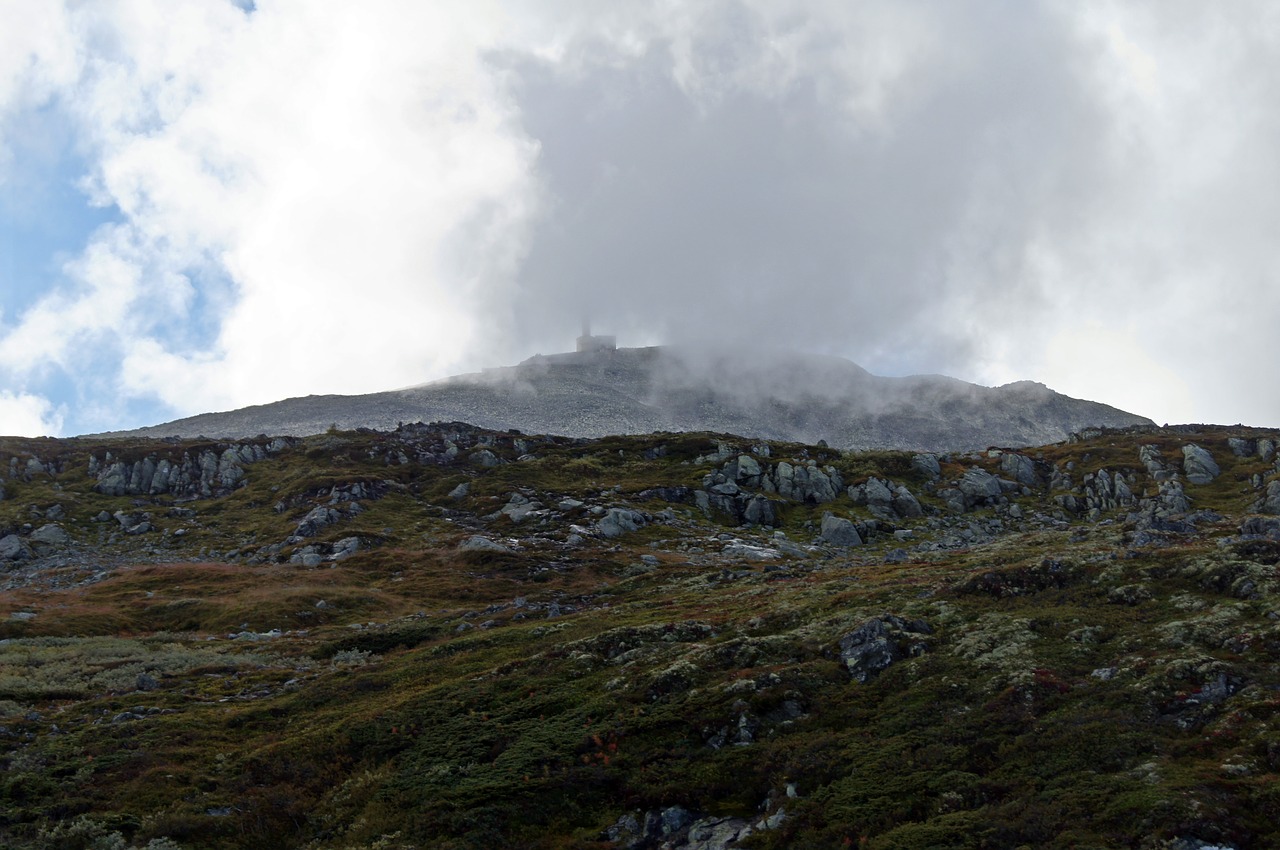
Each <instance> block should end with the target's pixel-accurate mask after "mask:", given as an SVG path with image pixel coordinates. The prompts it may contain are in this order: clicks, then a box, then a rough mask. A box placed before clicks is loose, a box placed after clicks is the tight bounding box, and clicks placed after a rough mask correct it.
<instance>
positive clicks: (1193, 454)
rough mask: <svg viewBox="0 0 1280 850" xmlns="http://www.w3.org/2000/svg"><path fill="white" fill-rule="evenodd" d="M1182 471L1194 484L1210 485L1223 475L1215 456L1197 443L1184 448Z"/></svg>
mask: <svg viewBox="0 0 1280 850" xmlns="http://www.w3.org/2000/svg"><path fill="white" fill-rule="evenodd" d="M1182 469H1183V471H1184V472H1185V473H1186V475H1187V480H1188V481H1190V482H1191V483H1192V484H1208V483H1210V482H1212V481H1213V479H1215V478H1217V477H1218V476H1219V475H1221V474H1222V470H1221V469H1219V468H1218V464H1217V463H1215V462H1214V460H1213V455H1211V454H1209V452H1208V451H1206V450H1205V449H1202V448H1200V447H1199V446H1197V445H1196V444H1195V443H1188V444H1187V445H1185V446H1183V447H1182Z"/></svg>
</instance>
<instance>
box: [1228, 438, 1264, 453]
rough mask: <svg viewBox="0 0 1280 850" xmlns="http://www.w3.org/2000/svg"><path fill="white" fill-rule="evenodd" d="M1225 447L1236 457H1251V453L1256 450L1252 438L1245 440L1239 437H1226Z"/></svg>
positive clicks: (1256, 446) (1255, 444)
mask: <svg viewBox="0 0 1280 850" xmlns="http://www.w3.org/2000/svg"><path fill="white" fill-rule="evenodd" d="M1227 448H1229V449H1231V453H1232V454H1233V455H1235V456H1236V457H1253V453H1254V452H1255V451H1257V448H1258V444H1257V443H1256V442H1254V441H1253V440H1245V439H1242V438H1240V437H1227Z"/></svg>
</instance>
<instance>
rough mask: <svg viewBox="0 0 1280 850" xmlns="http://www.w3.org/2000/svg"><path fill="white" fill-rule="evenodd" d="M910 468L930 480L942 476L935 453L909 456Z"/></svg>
mask: <svg viewBox="0 0 1280 850" xmlns="http://www.w3.org/2000/svg"><path fill="white" fill-rule="evenodd" d="M911 468H912V469H914V470H915V471H916V472H919V473H920V474H921V475H923V476H924V477H925V478H927V479H929V480H930V481H937V480H938V479H939V478H941V477H942V466H941V465H940V464H939V463H938V456H937V455H935V454H928V453H923V454H918V455H916V456H914V457H913V458H911Z"/></svg>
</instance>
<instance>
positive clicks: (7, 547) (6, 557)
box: [0, 534, 31, 562]
mask: <svg viewBox="0 0 1280 850" xmlns="http://www.w3.org/2000/svg"><path fill="white" fill-rule="evenodd" d="M30 557H31V547H30V546H28V545H27V542H26V541H25V540H23V539H22V538H21V537H19V536H18V535H16V534H6V535H5V536H4V537H0V561H8V562H12V561H21V560H24V559H26V558H30Z"/></svg>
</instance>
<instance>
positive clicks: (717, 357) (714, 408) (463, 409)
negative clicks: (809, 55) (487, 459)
mask: <svg viewBox="0 0 1280 850" xmlns="http://www.w3.org/2000/svg"><path fill="white" fill-rule="evenodd" d="M592 339H598V338H592ZM418 421H422V422H432V421H463V422H470V423H472V424H475V425H479V426H481V427H485V428H494V429H500V430H512V429H514V430H520V431H523V432H525V433H531V434H560V435H567V436H578V437H603V436H606V435H611V434H646V433H653V432H657V431H713V432H725V433H734V434H741V435H744V436H751V437H759V438H763V439H775V440H789V441H798V442H810V443H816V442H818V441H819V440H824V441H826V442H827V443H828V444H830V445H832V446H835V447H838V448H843V449H869V448H900V449H917V450H930V451H945V450H953V449H970V448H983V447H985V446H988V445H1001V446H1027V445H1041V444H1045V443H1052V442H1057V441H1059V440H1063V439H1065V438H1066V437H1067V435H1068V434H1070V433H1072V432H1075V431H1080V430H1082V429H1085V428H1089V427H1124V426H1128V425H1150V424H1152V423H1151V421H1150V420H1148V419H1146V418H1144V417H1141V416H1136V415H1134V414H1131V413H1126V412H1125V411H1122V410H1118V409H1116V408H1113V407H1108V406H1107V405H1103V404H1098V403H1096V402H1090V401H1082V400H1079V399H1073V398H1070V397H1068V396H1064V395H1061V394H1060V393H1056V392H1053V391H1052V390H1050V389H1048V388H1046V387H1044V386H1043V385H1041V384H1036V383H1031V382H1028V381H1022V382H1018V383H1013V384H1008V385H1006V386H1002V387H995V388H990V387H982V386H978V385H975V384H970V383H966V382H964V381H959V380H956V379H953V378H946V377H942V376H938V375H917V376H913V377H905V378H888V377H879V376H876V375H872V374H871V373H869V372H867V371H866V370H864V369H862V368H861V367H859V366H857V365H855V364H853V363H851V362H849V361H848V360H843V359H840V358H836V357H822V356H815V355H806V354H798V353H795V352H787V351H778V350H770V349H758V350H755V351H751V352H741V351H738V352H733V351H726V350H711V349H708V350H701V349H694V348H673V347H653V348H632V349H625V348H624V349H616V350H614V349H603V350H588V351H582V352H576V353H570V354H557V355H550V356H535V357H532V358H530V359H528V360H526V361H524V362H523V363H520V364H519V365H517V366H511V367H506V368H498V369H487V370H485V371H483V372H480V373H475V374H470V375H461V376H458V377H454V378H448V379H446V380H442V381H437V382H435V383H430V384H426V385H423V386H419V387H413V388H409V389H403V390H395V391H390V392H379V393H371V394H368V395H359V396H338V395H325V396H307V397H305V398H294V399H288V400H286V401H280V402H275V403H273V404H265V405H258V406H254V407H246V408H243V409H241V410H235V411H230V412H226V413H207V414H201V415H199V416H192V417H189V418H186V419H179V420H176V421H174V422H168V423H165V424H162V425H156V426H152V427H148V428H140V429H137V430H134V431H129V432H123V433H120V434H117V436H152V437H169V436H182V437H196V436H205V437H212V438H219V439H238V438H246V437H250V436H253V435H257V434H272V435H294V436H302V435H306V434H317V433H322V432H324V431H325V430H327V429H329V428H331V427H336V428H338V429H352V428H358V427H366V428H373V429H378V430H387V429H394V428H395V427H396V426H397V425H398V424H399V423H401V422H418Z"/></svg>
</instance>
